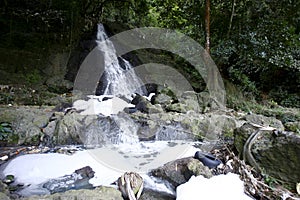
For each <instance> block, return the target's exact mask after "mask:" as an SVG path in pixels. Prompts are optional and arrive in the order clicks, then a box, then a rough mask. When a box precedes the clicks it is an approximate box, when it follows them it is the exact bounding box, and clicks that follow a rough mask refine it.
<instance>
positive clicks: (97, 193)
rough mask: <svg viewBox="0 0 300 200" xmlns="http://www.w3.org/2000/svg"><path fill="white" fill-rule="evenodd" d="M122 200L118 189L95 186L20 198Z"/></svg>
mask: <svg viewBox="0 0 300 200" xmlns="http://www.w3.org/2000/svg"><path fill="white" fill-rule="evenodd" d="M41 199H43V200H58V199H61V200H87V199H95V200H123V197H122V194H121V192H120V191H119V190H117V189H115V188H112V187H103V186H101V187H97V188H96V189H93V190H88V189H81V190H69V191H66V192H64V193H56V194H52V195H44V196H32V197H27V198H22V200H41Z"/></svg>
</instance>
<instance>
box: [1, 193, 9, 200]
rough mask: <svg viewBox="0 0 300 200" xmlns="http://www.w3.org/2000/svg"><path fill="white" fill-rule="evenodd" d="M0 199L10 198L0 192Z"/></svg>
mask: <svg viewBox="0 0 300 200" xmlns="http://www.w3.org/2000/svg"><path fill="white" fill-rule="evenodd" d="M0 199H1V200H10V198H9V197H8V196H7V195H6V194H5V193H2V192H0Z"/></svg>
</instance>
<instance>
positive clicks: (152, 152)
mask: <svg viewBox="0 0 300 200" xmlns="http://www.w3.org/2000/svg"><path fill="white" fill-rule="evenodd" d="M97 44H98V48H99V49H100V50H101V51H103V53H104V57H105V76H106V79H107V80H106V81H107V86H106V88H105V90H104V94H105V95H110V97H112V99H110V100H107V101H102V99H101V98H102V97H95V96H91V97H90V99H89V100H88V101H84V100H78V101H76V102H74V108H76V109H77V110H82V111H81V114H82V115H97V114H102V115H104V116H110V117H111V119H112V120H115V122H116V123H117V124H118V126H119V128H120V130H121V131H120V132H118V133H109V134H118V135H117V137H116V138H117V142H116V143H114V144H116V145H111V146H105V147H103V148H98V149H92V150H85V151H79V152H76V153H75V154H74V155H72V156H69V155H63V154H57V153H51V154H31V155H24V156H19V157H17V158H15V159H13V160H12V161H11V162H10V163H8V165H7V166H6V167H5V169H4V170H3V174H4V175H9V174H13V175H14V176H15V178H16V182H17V183H22V184H25V185H30V186H29V187H27V188H25V189H23V190H22V191H20V194H21V195H24V196H29V195H34V194H45V193H48V191H46V190H45V189H43V188H42V184H43V183H45V182H46V181H48V180H49V179H55V178H59V177H62V176H64V175H68V174H72V173H73V172H74V171H75V170H77V169H79V168H82V167H85V166H90V167H91V168H92V169H93V170H94V171H95V177H94V178H92V179H91V180H90V183H91V184H93V185H94V186H99V185H106V186H108V185H111V183H113V182H114V181H116V180H117V179H118V177H120V176H121V175H122V174H123V173H124V172H128V171H136V172H139V173H141V174H142V175H143V177H144V179H145V181H146V183H148V185H150V186H151V188H152V189H157V190H160V191H164V192H167V193H172V191H170V190H169V189H168V188H167V187H166V186H165V185H164V184H162V183H156V182H155V181H154V180H153V179H151V178H150V177H148V176H147V175H146V174H145V173H146V172H147V171H148V170H149V169H154V168H157V167H159V166H161V165H163V164H165V163H167V162H169V161H172V160H175V159H178V158H182V157H187V156H193V155H194V153H195V152H196V151H197V150H198V149H195V148H194V147H192V144H190V143H184V142H182V141H181V142H179V143H177V144H176V145H170V143H169V142H168V141H152V142H139V140H138V137H137V129H136V127H135V126H132V121H124V119H123V118H119V117H118V116H114V115H115V114H117V113H119V112H120V111H122V110H123V109H124V108H125V107H127V106H130V105H128V103H127V102H125V101H123V100H122V99H120V98H117V96H126V97H130V95H131V94H133V93H134V92H137V93H140V94H143V91H142V90H141V89H140V88H139V86H141V85H142V84H141V82H140V80H139V79H138V77H136V75H135V73H134V70H133V68H132V66H131V65H130V64H129V63H128V61H126V60H124V59H123V58H121V60H122V61H123V62H124V66H125V69H123V68H122V67H121V66H120V64H119V61H118V58H117V56H116V50H115V48H114V45H113V44H112V42H111V41H110V40H109V39H108V37H107V35H106V33H105V31H104V28H103V25H101V24H99V25H98V33H97ZM94 134H97V131H96V132H95V133H94ZM92 136H93V135H91V136H89V137H90V138H91V139H92V138H93V137H92ZM173 142H174V141H173ZM213 180H214V179H211V181H213ZM228 182H230V180H228ZM228 182H227V183H225V184H224V185H223V186H219V187H224V188H226V186H228V185H230V184H231V183H228ZM231 187H232V188H236V189H237V192H238V193H239V194H240V193H241V192H240V189H241V188H240V187H239V186H238V187H235V186H231ZM185 188H187V189H186V190H181V191H177V192H178V194H180V195H179V196H180V198H181V199H188V200H190V199H192V198H190V197H191V195H192V194H193V195H194V196H192V197H194V199H195V197H197V198H198V197H201V196H200V195H202V194H199V193H198V188H195V186H194V185H187V186H186V187H185ZM191 190H192V191H191ZM193 191H194V192H195V191H196V194H195V193H193ZM206 191H210V192H215V191H216V188H215V187H214V186H211V187H210V188H207V189H206ZM201 198H202V197H201ZM204 199H205V198H204ZM206 199H213V198H206ZM223 199H224V198H223ZM229 199H231V198H229Z"/></svg>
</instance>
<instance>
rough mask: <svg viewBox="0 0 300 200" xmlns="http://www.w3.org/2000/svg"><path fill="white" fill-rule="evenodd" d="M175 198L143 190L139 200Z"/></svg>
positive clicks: (167, 199)
mask: <svg viewBox="0 0 300 200" xmlns="http://www.w3.org/2000/svg"><path fill="white" fill-rule="evenodd" d="M175 199H176V197H175V196H173V195H170V194H167V193H163V192H158V191H154V190H150V189H145V190H144V191H143V194H142V196H141V197H140V198H139V200H175Z"/></svg>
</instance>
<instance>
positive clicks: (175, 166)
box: [151, 157, 212, 188]
mask: <svg viewBox="0 0 300 200" xmlns="http://www.w3.org/2000/svg"><path fill="white" fill-rule="evenodd" d="M151 175H153V176H154V177H158V178H161V179H163V180H166V181H168V182H169V183H171V184H172V186H173V187H174V188H176V187H177V186H178V185H180V184H183V183H185V182H187V181H188V180H189V179H190V178H191V177H192V176H193V175H194V176H199V175H203V176H204V177H206V178H210V177H212V173H211V171H210V170H209V169H208V167H206V166H204V165H203V164H202V163H201V162H200V161H199V160H197V159H194V158H192V157H188V158H181V159H178V160H175V161H171V162H168V163H166V164H164V165H163V166H162V167H159V168H157V169H154V170H152V171H151Z"/></svg>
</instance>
